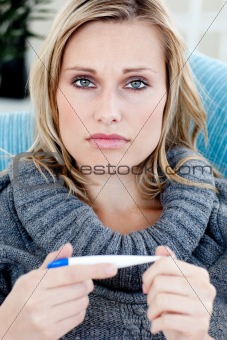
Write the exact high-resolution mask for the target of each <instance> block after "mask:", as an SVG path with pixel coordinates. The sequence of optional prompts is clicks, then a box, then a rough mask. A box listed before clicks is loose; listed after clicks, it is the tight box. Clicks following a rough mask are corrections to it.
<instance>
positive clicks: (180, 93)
mask: <svg viewBox="0 0 227 340" xmlns="http://www.w3.org/2000/svg"><path fill="white" fill-rule="evenodd" d="M98 20H99V21H100V20H101V21H114V22H123V21H134V22H135V21H140V22H145V23H147V24H148V25H154V26H155V27H156V29H157V31H158V33H159V36H160V39H161V42H162V46H163V50H164V55H165V62H166V72H167V89H168V90H167V91H168V94H167V102H166V106H165V109H164V115H163V128H162V132H161V136H160V140H159V143H158V145H157V147H156V149H155V150H154V151H153V153H152V154H151V155H150V156H149V157H148V158H147V159H146V160H145V161H143V162H142V163H141V167H142V168H152V169H153V171H152V172H149V173H148V174H147V173H144V172H142V173H140V174H139V175H136V180H137V183H138V188H139V190H140V191H141V194H142V195H143V196H144V197H146V198H154V197H156V196H157V195H158V194H159V193H160V192H161V191H162V190H163V186H164V185H165V181H160V176H159V174H158V171H157V169H158V166H160V168H161V170H162V172H163V173H165V169H167V168H168V173H165V176H166V179H168V178H169V179H171V180H174V181H176V182H179V183H184V184H187V185H196V186H201V187H206V188H210V189H213V190H216V191H217V189H216V188H214V187H213V186H212V185H209V184H206V185H203V184H198V183H194V182H193V183H192V182H190V181H188V180H186V179H184V178H182V177H181V176H179V175H178V174H177V171H176V170H177V169H178V168H179V166H180V165H182V164H183V163H184V162H186V161H187V160H189V159H204V158H203V156H202V155H201V154H200V153H199V152H198V150H197V149H196V139H197V136H198V133H199V132H200V131H201V130H203V131H204V133H205V137H206V138H207V130H206V113H205V110H204V108H203V106H202V103H201V100H200V96H199V94H198V91H197V88H196V85H195V84H194V82H193V81H192V75H191V71H190V68H189V66H188V63H187V60H186V57H185V47H184V44H183V43H182V41H181V38H180V37H179V35H178V33H177V31H176V30H175V28H174V25H173V23H172V22H171V20H170V17H169V14H168V12H167V10H166V7H165V5H164V3H163V2H162V1H161V0H114V1H109V0H89V1H87V0H72V1H69V2H67V3H66V5H65V7H64V8H63V10H62V11H61V12H60V13H59V14H58V15H57V17H56V19H55V21H54V23H53V26H52V28H51V30H50V32H49V34H48V36H47V38H46V40H45V42H44V44H43V46H42V49H41V52H40V53H39V58H37V60H36V62H35V63H34V65H33V67H32V70H31V73H30V81H29V84H30V94H31V98H32V101H33V104H34V107H35V140H34V143H33V145H32V146H31V148H30V149H29V150H28V151H29V152H32V153H33V156H32V159H33V161H34V162H35V164H36V166H37V167H38V169H39V170H40V171H41V168H40V166H43V167H44V168H46V169H47V170H48V171H49V172H50V173H51V171H50V169H51V168H58V174H59V176H60V177H61V178H62V179H63V180H64V183H65V185H66V187H68V188H69V192H70V193H72V194H74V195H76V196H78V197H80V198H81V199H83V200H84V201H85V202H87V203H89V198H88V196H87V194H86V188H85V187H86V184H88V182H87V181H86V178H84V176H82V175H81V173H80V172H79V171H78V169H77V168H76V166H74V165H73V164H74V162H73V159H72V157H71V155H70V154H69V153H68V152H67V150H66V148H65V146H64V144H63V142H62V140H61V137H60V133H59V117H58V108H57V102H56V92H57V88H58V82H59V74H60V69H61V62H62V57H63V53H64V49H65V47H66V44H67V42H68V40H69V39H70V37H71V36H72V34H73V33H74V32H75V31H76V30H77V29H78V28H79V27H81V26H82V25H84V24H86V23H88V22H91V21H98ZM163 95H164V94H163ZM160 100H161V98H160ZM175 146H182V147H186V148H188V149H190V150H193V151H194V152H195V153H196V155H197V156H190V157H185V158H183V159H182V160H181V161H180V163H178V164H177V165H176V167H175V168H174V169H172V168H171V167H170V164H169V163H168V160H167V156H166V151H167V150H169V149H171V148H173V147H175ZM41 152H44V153H45V154H46V155H48V154H49V156H43V155H41V154H40V153H41ZM51 153H52V154H51ZM213 172H214V175H215V176H216V177H221V176H220V174H219V172H218V171H217V170H215V169H214V168H213Z"/></svg>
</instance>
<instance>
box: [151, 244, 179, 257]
mask: <svg viewBox="0 0 227 340" xmlns="http://www.w3.org/2000/svg"><path fill="white" fill-rule="evenodd" d="M155 255H157V256H173V257H175V258H176V255H175V253H174V252H173V251H172V250H171V249H170V248H169V247H167V246H158V247H157V248H156V251H155Z"/></svg>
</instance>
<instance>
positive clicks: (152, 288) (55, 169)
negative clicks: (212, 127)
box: [0, 0, 227, 340]
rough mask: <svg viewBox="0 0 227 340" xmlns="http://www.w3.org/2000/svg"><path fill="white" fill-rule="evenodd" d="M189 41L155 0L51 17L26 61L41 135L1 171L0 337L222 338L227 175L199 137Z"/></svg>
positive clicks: (95, 3)
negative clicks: (82, 262)
mask: <svg viewBox="0 0 227 340" xmlns="http://www.w3.org/2000/svg"><path fill="white" fill-rule="evenodd" d="M184 53H185V52H184V46H183V44H182V42H181V40H180V38H179V37H178V34H177V33H176V31H175V29H174V27H173V24H172V23H171V21H170V19H169V16H168V14H167V11H166V8H165V6H164V4H163V3H162V2H161V1H160V0H143V1H140V0H115V1H109V0H90V1H84V0H83V1H82V0H74V1H70V2H68V3H67V5H66V6H65V8H64V9H63V10H62V11H61V13H59V15H58V16H57V18H56V20H55V22H54V24H53V27H52V29H51V31H50V33H49V35H48V37H47V39H46V41H45V43H44V46H43V49H42V51H41V53H40V54H39V55H38V58H37V61H36V63H35V65H34V67H33V69H32V71H31V78H30V91H31V96H32V99H33V103H34V107H35V120H36V137H35V141H34V144H33V145H32V147H31V149H30V150H29V153H28V154H26V155H24V156H23V157H22V155H21V156H20V155H19V156H17V157H15V159H14V162H13V163H12V164H11V165H10V167H9V168H8V169H7V170H6V171H5V172H3V173H2V175H1V176H0V200H1V205H0V212H1V213H0V228H1V234H0V235H1V239H0V273H1V277H0V303H1V307H0V325H1V327H0V335H1V338H4V339H5V340H9V339H14V340H15V339H33V340H35V339H42V340H46V339H59V338H62V339H81V340H87V339H102V340H107V339H111V340H113V339H117V340H120V339H122V340H123V339H124V340H132V339H135V340H137V339H143V340H148V339H156V340H159V339H168V340H180V339H193V340H197V339H198V340H207V339H212V338H213V339H218V340H221V339H223V340H224V339H225V337H226V331H227V327H226V325H227V322H226V308H227V293H226V283H227V275H226V261H227V252H226V241H227V234H226V216H227V206H226V200H227V183H226V181H225V180H224V179H222V178H221V176H220V175H219V174H218V172H217V171H216V170H215V169H212V167H211V165H210V164H209V162H208V161H207V160H205V159H204V158H203V157H202V156H201V155H200V154H199V152H198V151H197V149H196V138H197V135H198V133H199V131H200V130H201V129H204V130H205V131H206V124H205V119H206V115H205V112H204V109H203V107H202V104H201V102H200V99H199V95H198V93H197V90H196V87H195V85H194V84H193V82H192V78H191V74H190V70H189V67H188V64H187V62H186V58H185V54H184ZM68 243H69V244H68ZM155 253H156V254H157V255H163V258H161V259H159V260H158V261H157V262H155V263H154V264H152V265H139V266H132V267H128V268H124V269H120V270H118V272H117V270H116V268H114V267H112V266H110V265H106V264H101V265H87V266H79V265H75V266H69V267H60V268H54V269H50V270H47V264H48V262H50V261H52V260H54V259H56V258H64V257H70V256H85V255H107V254H108V255H109V254H115V255H126V254H127V255H154V254H155ZM167 255H172V256H167ZM88 295H89V298H88Z"/></svg>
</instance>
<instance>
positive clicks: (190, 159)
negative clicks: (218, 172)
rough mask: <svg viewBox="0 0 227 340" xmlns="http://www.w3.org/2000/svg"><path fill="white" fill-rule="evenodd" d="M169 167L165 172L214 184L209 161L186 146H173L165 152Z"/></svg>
mask: <svg viewBox="0 0 227 340" xmlns="http://www.w3.org/2000/svg"><path fill="white" fill-rule="evenodd" d="M166 156H167V160H168V163H169V165H170V168H167V169H166V171H165V174H167V175H169V174H171V171H172V170H173V171H174V174H176V175H177V176H179V177H180V178H183V179H186V180H189V181H191V182H195V183H200V184H210V185H212V186H215V182H216V178H215V177H214V175H213V169H212V165H211V163H210V162H209V161H208V160H207V159H206V158H204V157H203V156H202V155H201V154H199V152H195V151H193V150H190V149H188V148H186V147H174V148H172V149H169V150H168V151H167V153H166Z"/></svg>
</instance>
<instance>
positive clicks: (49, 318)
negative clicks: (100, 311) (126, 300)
mask: <svg viewBox="0 0 227 340" xmlns="http://www.w3.org/2000/svg"><path fill="white" fill-rule="evenodd" d="M72 250H73V249H72V245H71V244H66V245H65V246H64V248H63V249H62V250H61V251H60V250H58V251H55V252H53V253H50V254H49V255H48V256H47V257H46V259H45V261H44V262H43V264H42V266H41V267H40V268H39V269H36V270H33V271H31V272H29V273H27V274H25V275H22V276H21V277H20V278H19V279H18V280H17V281H16V283H15V285H14V287H13V289H12V291H11V292H10V294H9V295H8V296H7V298H6V299H5V301H4V302H3V304H2V305H1V306H0V324H1V327H0V338H1V339H2V338H4V340H11V339H12V340H21V339H32V340H40V339H42V340H56V339H59V338H61V337H62V336H63V335H65V334H66V333H68V332H69V331H70V330H72V329H73V328H75V327H76V326H78V325H79V324H81V323H82V322H83V320H84V318H85V314H86V310H87V307H88V304H89V298H88V294H89V293H91V291H92V290H93V288H94V285H93V282H92V279H103V278H109V277H112V276H114V275H116V273H117V270H116V269H115V271H114V272H112V273H110V272H107V271H106V270H107V269H111V267H112V266H111V265H108V264H98V265H84V266H82V265H80V266H79V265H78V266H77V265H75V266H66V267H59V268H53V269H49V270H47V269H46V268H47V264H48V262H51V261H53V260H55V259H58V258H63V257H70V256H72Z"/></svg>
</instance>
